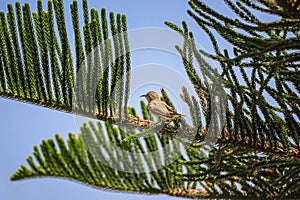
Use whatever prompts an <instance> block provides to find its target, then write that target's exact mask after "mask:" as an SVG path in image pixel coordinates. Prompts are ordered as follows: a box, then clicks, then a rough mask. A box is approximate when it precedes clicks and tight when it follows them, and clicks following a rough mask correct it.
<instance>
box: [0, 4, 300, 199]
mask: <svg viewBox="0 0 300 200" xmlns="http://www.w3.org/2000/svg"><path fill="white" fill-rule="evenodd" d="M224 2H225V3H226V4H227V5H228V8H230V9H231V10H232V11H233V13H234V14H235V16H236V19H232V18H229V17H227V16H224V15H222V14H220V13H219V12H218V11H217V8H210V7H209V6H207V5H206V4H205V3H204V1H201V0H190V1H189V5H190V10H188V14H189V15H190V16H191V18H192V19H194V20H195V22H196V23H197V24H198V25H199V28H201V29H202V30H203V32H204V33H206V34H207V35H208V37H209V38H210V39H211V43H212V45H213V48H214V51H215V52H214V53H210V52H205V51H203V50H201V49H197V46H196V44H195V39H194V36H193V33H192V32H190V31H189V30H188V25H187V24H186V23H185V22H183V23H182V27H179V26H177V25H175V24H173V23H171V22H166V25H167V26H168V27H170V28H171V29H173V30H175V31H177V32H178V33H179V34H181V35H182V36H183V38H184V43H183V44H182V45H181V46H180V44H178V46H177V47H176V48H177V50H178V52H179V54H180V55H181V57H182V62H183V66H184V68H185V70H186V73H187V75H188V77H189V78H190V81H191V84H192V85H193V86H194V88H195V91H196V93H197V97H194V96H191V95H190V94H189V93H188V91H187V89H186V88H183V90H182V95H181V98H182V100H183V101H184V102H185V103H187V105H188V106H189V108H190V115H191V118H192V125H188V124H187V122H186V121H185V120H184V118H181V119H177V120H175V121H174V122H172V123H170V124H168V123H166V124H164V127H163V128H162V129H161V130H160V131H159V133H158V134H150V135H149V134H148V135H147V136H145V133H144V130H145V129H146V128H145V126H149V125H151V124H152V119H153V118H152V116H151V114H150V113H149V111H148V110H147V107H146V105H145V103H144V102H141V108H142V113H143V116H142V117H139V116H137V114H136V113H137V112H136V110H135V108H133V107H130V106H128V105H127V104H128V99H129V93H130V85H129V84H130V70H131V67H130V62H131V60H130V59H131V58H130V46H129V41H128V35H127V33H126V32H127V24H126V23H127V22H126V17H125V15H121V14H117V15H114V13H112V12H111V13H110V14H109V15H107V14H106V11H105V9H102V10H101V12H100V13H99V12H98V11H97V10H96V9H91V10H89V8H88V3H87V0H82V5H83V8H82V10H83V20H84V25H83V27H81V25H80V20H79V14H78V13H79V12H78V10H79V8H78V3H77V1H76V0H75V1H73V2H72V4H71V5H70V8H71V16H72V19H70V20H71V21H72V26H73V31H74V36H75V46H74V48H75V50H74V52H75V53H74V54H75V55H74V56H73V54H72V52H73V51H72V49H71V45H70V40H69V35H68V33H67V27H66V20H68V19H65V15H64V4H63V1H62V0H49V1H48V5H47V9H45V7H44V6H43V5H42V1H41V0H38V1H37V11H36V12H32V11H31V9H30V7H29V4H24V5H20V3H19V2H17V3H16V4H15V7H13V6H12V5H11V4H9V5H8V12H7V13H4V12H0V96H1V97H4V98H10V99H15V100H19V101H24V102H28V103H34V104H38V105H41V106H45V107H48V108H52V109H58V110H62V111H65V112H73V113H76V114H80V115H84V116H89V117H93V118H97V119H99V120H102V121H105V123H103V122H100V121H99V122H97V123H96V124H95V123H92V122H90V123H89V124H85V125H83V126H82V127H81V131H80V133H79V134H78V135H75V134H74V133H70V134H69V137H68V139H67V141H64V140H63V139H62V137H61V136H59V135H56V137H55V139H48V140H43V141H42V143H41V144H40V146H35V147H34V152H33V156H29V157H28V158H27V162H28V166H26V165H21V167H20V168H19V169H18V170H17V171H16V172H15V173H14V174H13V175H12V176H11V180H14V181H15V180H23V179H26V178H35V177H49V176H50V177H57V178H67V179H70V180H76V181H79V182H81V183H84V184H87V185H90V186H93V187H97V188H107V189H113V190H120V191H128V192H138V193H148V194H169V195H172V196H179V197H189V198H208V199H214V198H222V199H242V198H243V199H253V198H259V199H275V198H276V199H283V198H284V199H292V198H293V197H296V198H299V197H300V180H299V177H300V163H299V130H300V123H299V118H300V110H299V105H300V100H299V96H300V95H299V94H300V86H299V80H300V76H299V62H300V56H299V49H300V41H299V29H300V23H299V19H300V9H299V8H300V1H299V0H288V1H284V0H272V1H269V0H256V1H250V0H238V1H231V0H224ZM254 13H262V14H265V13H267V14H268V15H273V16H274V21H271V22H265V21H262V20H261V19H260V17H259V16H260V15H259V14H254ZM56 27H57V28H56ZM215 33H217V34H219V36H221V37H222V38H223V39H225V41H227V42H228V44H229V45H228V46H229V48H227V49H222V47H220V46H219V41H218V39H217V38H218V37H217V36H216V34H215ZM111 36H114V37H112V39H111ZM207 57H210V58H213V59H215V60H217V61H218V62H219V63H220V66H221V68H222V72H221V75H219V74H218V72H217V70H216V69H213V68H212V67H211V66H210V64H209V63H208V62H207V61H206V60H207V59H206V58H207ZM199 70H200V71H201V73H202V74H201V75H202V76H199V74H198V73H197V72H198V71H199ZM218 78H221V80H222V86H223V87H224V88H225V89H227V91H228V92H227V93H224V90H223V89H222V87H219V86H220V85H215V84H211V83H214V82H215V81H216V79H218ZM161 93H162V96H163V98H162V99H163V100H164V101H165V102H166V103H167V104H168V105H170V106H172V105H173V104H172V101H171V99H170V98H169V97H168V94H167V93H166V91H165V90H162V91H161ZM224 94H225V95H224ZM214 96H217V97H219V98H218V101H216V99H214V98H213V97H214ZM223 96H224V97H225V98H226V99H222V97H223ZM91 97H92V98H91ZM224 101H225V102H228V107H226V106H225V105H224V106H220V107H214V105H215V104H216V102H219V103H220V102H221V103H223V102H224ZM111 102H114V103H111ZM220 114H221V115H224V118H222V117H221V118H220V121H214V120H212V119H214V118H215V116H218V115H220ZM121 120H122V123H118V122H120V121H121ZM117 123H118V125H114V124H117ZM218 124H224V127H223V128H222V129H221V131H220V132H217V131H216V130H218ZM179 130H180V131H181V133H180V134H177V135H176V133H178V132H180V131H179ZM174 133H175V134H174ZM191 133H197V134H196V136H195V135H193V134H191ZM210 134H214V135H215V136H217V138H218V141H217V144H216V145H214V146H209V145H207V144H206V143H203V141H205V137H210V136H211V135H210ZM140 135H142V136H145V137H141V138H139V136H140ZM174 135H175V136H176V137H174ZM177 136H178V137H177ZM181 136H183V138H184V139H187V138H188V140H189V142H190V145H188V146H187V145H184V144H185V143H186V141H185V140H182V138H180V137H181ZM187 136H188V137H187ZM161 147H163V148H162V149H163V150H162V152H159V153H157V152H156V151H157V150H158V149H159V148H161ZM124 150H126V151H124ZM176 150H177V151H176ZM124 152H131V153H129V154H128V153H124ZM166 157H168V158H173V162H171V163H169V164H168V165H166V163H165V161H166ZM128 167H129V168H130V169H131V170H130V171H128V170H127V169H128Z"/></svg>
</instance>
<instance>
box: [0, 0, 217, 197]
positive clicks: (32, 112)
mask: <svg viewBox="0 0 300 200" xmlns="http://www.w3.org/2000/svg"><path fill="white" fill-rule="evenodd" d="M78 1H79V2H81V1H80V0H78ZM10 2H11V3H14V1H7V0H1V4H0V10H5V11H6V5H7V3H10ZM20 2H21V3H22V4H23V3H24V2H29V3H30V5H31V9H32V10H35V9H36V0H30V1H24V0H22V1H20ZM43 2H44V5H46V1H43ZM64 2H65V8H66V19H67V23H68V27H69V31H68V32H69V34H70V38H71V41H72V29H70V25H71V20H70V19H71V18H70V12H69V4H70V2H71V1H70V0H67V1H64ZM210 4H212V5H213V6H220V1H210ZM80 5H81V4H80ZM89 7H90V8H92V7H94V8H97V9H99V10H100V9H101V8H102V7H105V8H106V9H107V11H114V12H115V13H117V12H120V13H124V14H126V15H127V22H128V29H129V30H133V29H137V28H145V27H160V28H167V27H166V26H165V25H164V21H165V20H168V21H171V22H174V23H176V24H179V25H180V23H181V21H182V20H184V21H187V23H188V24H189V27H190V29H191V30H193V31H194V33H195V35H196V38H197V41H198V43H201V45H202V46H204V48H206V49H210V48H211V47H210V44H209V41H208V39H207V37H202V35H201V34H200V32H199V29H198V27H197V25H196V24H195V23H194V22H193V21H192V20H191V19H190V18H189V17H188V15H187V14H186V10H187V9H188V4H187V1H186V0H151V1H150V0H148V1H141V0H128V1H119V0H101V1H94V0H90V1H89ZM153 55H155V54H153ZM156 55H157V56H159V54H156ZM143 56H144V57H143ZM136 57H137V58H136V60H134V61H133V62H134V63H135V64H136V65H143V64H147V63H160V64H164V65H172V66H175V68H176V70H179V71H180V70H181V69H182V65H181V62H180V59H179V57H177V58H175V59H172V56H171V57H170V56H165V57H164V56H161V57H158V58H157V57H155V56H154V57H153V56H147V52H144V53H143V54H139V53H137V54H136ZM181 72H182V71H181ZM132 105H133V106H135V105H134V102H133V104H132ZM0 126H1V133H0V134H1V136H2V137H1V138H2V139H1V140H0V154H1V160H2V163H1V168H0V188H1V192H0V199H2V200H23V199H30V200H40V199H43V200H53V199H57V200H62V199H72V200H82V199H88V200H96V199H97V200H98V199H120V198H123V199H127V200H130V199H143V200H147V199H149V200H150V199H175V198H174V197H167V196H165V195H159V196H158V195H155V196H146V195H135V194H126V193H118V192H114V191H113V192H111V191H109V192H108V191H103V190H96V189H94V188H90V187H87V186H85V185H82V184H79V183H74V182H71V181H66V180H60V179H53V178H43V179H34V180H32V179H31V180H26V181H20V182H11V181H10V180H9V177H10V175H11V174H12V173H13V172H14V171H15V170H16V169H18V168H19V166H20V164H23V163H26V160H25V159H26V158H27V156H29V155H31V154H32V151H33V146H34V145H38V144H40V142H41V141H42V140H43V139H47V138H54V135H55V134H56V133H59V134H60V135H62V136H64V137H66V135H67V133H69V132H75V133H76V132H78V131H77V129H76V125H75V123H74V116H73V115H72V114H66V113H61V112H58V111H53V110H50V109H46V108H40V107H37V106H34V105H29V104H25V103H20V102H16V101H12V100H6V99H0Z"/></svg>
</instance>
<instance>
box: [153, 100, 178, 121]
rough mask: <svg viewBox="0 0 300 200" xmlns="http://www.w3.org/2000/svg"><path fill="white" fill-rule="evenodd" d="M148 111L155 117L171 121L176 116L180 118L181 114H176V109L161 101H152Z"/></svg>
mask: <svg viewBox="0 0 300 200" xmlns="http://www.w3.org/2000/svg"><path fill="white" fill-rule="evenodd" d="M148 109H149V111H150V112H151V113H152V114H153V115H155V116H157V117H159V118H166V119H169V118H173V117H174V116H176V115H178V116H180V114H178V113H176V112H175V109H174V108H172V107H170V106H168V105H167V104H166V103H165V102H163V101H160V100H158V101H156V100H153V101H151V102H150V103H149V105H148Z"/></svg>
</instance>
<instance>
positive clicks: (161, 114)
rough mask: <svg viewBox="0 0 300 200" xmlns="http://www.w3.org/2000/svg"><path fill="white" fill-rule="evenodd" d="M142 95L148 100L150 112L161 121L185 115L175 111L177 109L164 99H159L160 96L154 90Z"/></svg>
mask: <svg viewBox="0 0 300 200" xmlns="http://www.w3.org/2000/svg"><path fill="white" fill-rule="evenodd" d="M141 97H145V98H146V99H147V101H148V106H147V108H148V110H149V111H150V113H151V114H152V115H153V116H155V117H157V118H158V119H159V120H160V121H172V120H174V119H176V118H178V117H181V116H183V115H182V114H179V113H177V112H176V111H175V109H174V108H173V107H171V106H169V105H168V104H166V103H165V102H164V101H161V100H160V99H159V96H158V94H157V93H156V92H154V91H149V92H147V94H144V95H141V96H140V98H141Z"/></svg>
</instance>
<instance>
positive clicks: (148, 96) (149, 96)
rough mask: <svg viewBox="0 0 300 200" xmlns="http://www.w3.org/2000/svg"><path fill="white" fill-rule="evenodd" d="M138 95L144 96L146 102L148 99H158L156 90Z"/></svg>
mask: <svg viewBox="0 0 300 200" xmlns="http://www.w3.org/2000/svg"><path fill="white" fill-rule="evenodd" d="M140 97H146V99H147V101H148V103H149V102H150V101H152V100H154V99H159V96H158V94H157V93H156V92H154V91H150V92H147V94H144V95H142V96H140Z"/></svg>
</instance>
